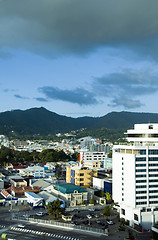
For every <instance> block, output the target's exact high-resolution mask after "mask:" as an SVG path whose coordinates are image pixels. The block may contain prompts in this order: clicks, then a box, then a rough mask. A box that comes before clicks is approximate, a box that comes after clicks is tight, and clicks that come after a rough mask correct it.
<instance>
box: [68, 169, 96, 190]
mask: <svg viewBox="0 0 158 240" xmlns="http://www.w3.org/2000/svg"><path fill="white" fill-rule="evenodd" d="M97 174H98V172H97V169H90V168H87V167H82V166H81V165H75V166H72V167H71V166H70V167H67V168H66V182H67V183H72V184H75V185H78V186H82V187H83V186H84V187H90V186H92V184H93V177H97Z"/></svg>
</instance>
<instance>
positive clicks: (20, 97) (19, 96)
mask: <svg viewBox="0 0 158 240" xmlns="http://www.w3.org/2000/svg"><path fill="white" fill-rule="evenodd" d="M14 97H16V98H19V99H29V98H28V97H24V96H21V95H19V94H14Z"/></svg>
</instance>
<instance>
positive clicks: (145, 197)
mask: <svg viewBox="0 0 158 240" xmlns="http://www.w3.org/2000/svg"><path fill="white" fill-rule="evenodd" d="M136 199H147V196H140V197H136Z"/></svg>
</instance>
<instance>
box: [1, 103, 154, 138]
mask: <svg viewBox="0 0 158 240" xmlns="http://www.w3.org/2000/svg"><path fill="white" fill-rule="evenodd" d="M148 122H149V123H150V122H151V123H158V113H144V112H141V113H139V112H126V111H122V112H115V111H113V112H110V113H108V114H106V115H104V116H102V117H88V116H85V117H78V118H73V117H67V116H64V115H59V114H57V113H55V112H51V111H49V110H47V109H46V108H44V107H40V108H30V109H26V110H20V109H17V110H11V111H6V112H1V113H0V134H6V135H8V134H9V133H10V132H11V131H14V132H16V133H18V134H19V135H33V134H40V135H48V134H56V133H59V132H61V133H64V132H69V131H72V130H78V129H81V128H87V129H90V130H92V129H99V128H109V129H120V128H123V129H128V128H133V125H134V124H136V123H148Z"/></svg>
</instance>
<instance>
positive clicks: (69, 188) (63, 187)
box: [54, 183, 87, 194]
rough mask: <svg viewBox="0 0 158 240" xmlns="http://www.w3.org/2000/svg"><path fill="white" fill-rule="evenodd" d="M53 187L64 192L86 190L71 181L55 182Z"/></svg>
mask: <svg viewBox="0 0 158 240" xmlns="http://www.w3.org/2000/svg"><path fill="white" fill-rule="evenodd" d="M54 188H55V189H56V190H58V191H60V192H61V193H64V194H71V193H74V191H78V192H79V193H82V192H87V191H86V189H84V188H83V187H80V186H77V185H74V184H71V183H63V184H57V185H55V187H54Z"/></svg>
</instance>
